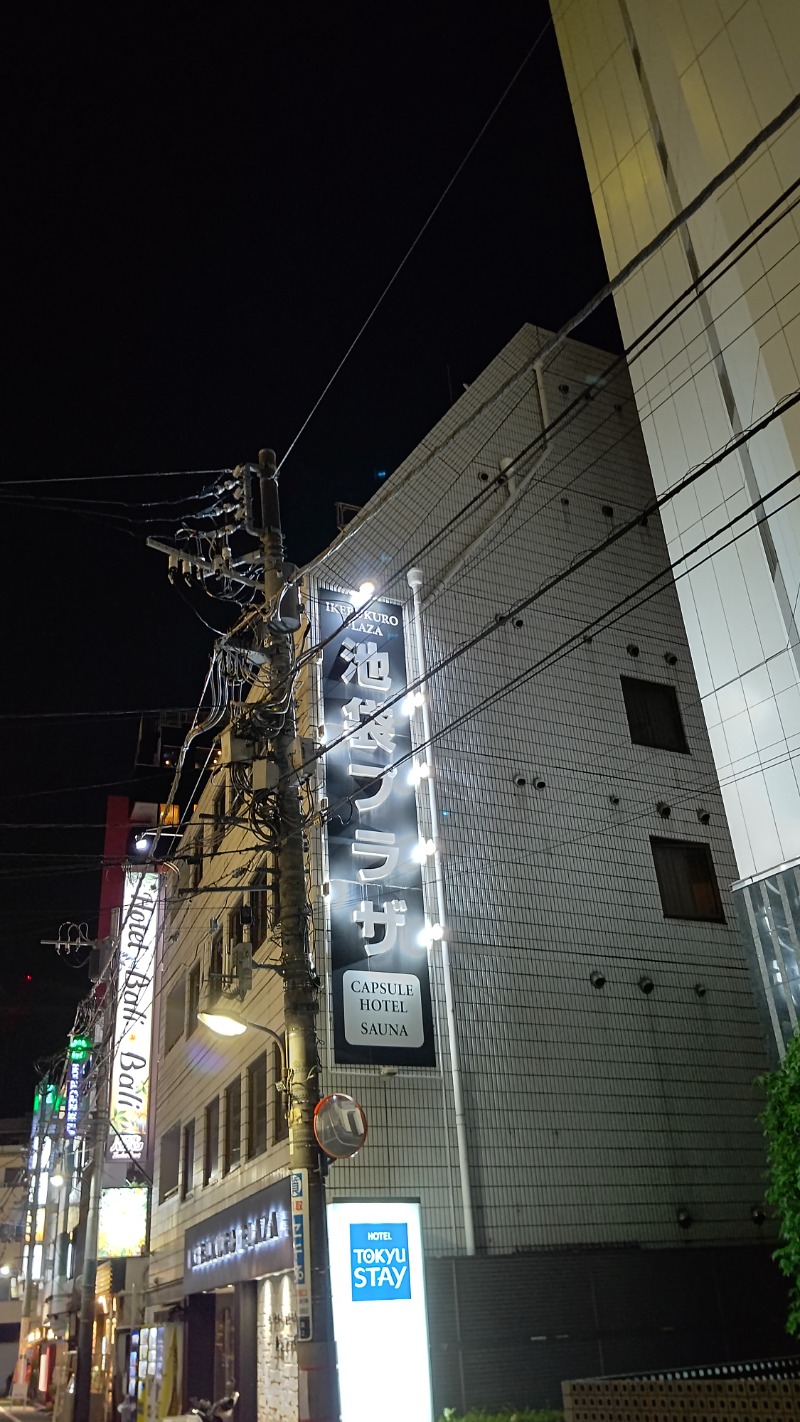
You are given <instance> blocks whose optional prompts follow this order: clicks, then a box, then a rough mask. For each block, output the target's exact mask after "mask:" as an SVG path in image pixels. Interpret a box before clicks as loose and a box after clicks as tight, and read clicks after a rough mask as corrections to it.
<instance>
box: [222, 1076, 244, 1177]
mask: <svg viewBox="0 0 800 1422" xmlns="http://www.w3.org/2000/svg"><path fill="white" fill-rule="evenodd" d="M241 1158H242V1078H241V1077H240V1076H237V1078H236V1080H235V1081H232V1082H231V1084H230V1086H227V1087H226V1088H225V1159H224V1161H223V1170H224V1172H225V1174H226V1175H227V1173H228V1171H229V1170H232V1169H233V1167H234V1166H235V1165H238V1164H239V1161H240V1160H241Z"/></svg>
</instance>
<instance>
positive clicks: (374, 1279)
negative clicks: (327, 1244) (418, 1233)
mask: <svg viewBox="0 0 800 1422" xmlns="http://www.w3.org/2000/svg"><path fill="white" fill-rule="evenodd" d="M350 1277H351V1281H352V1290H353V1301H354V1303H361V1302H362V1301H365V1300H369V1301H371V1302H375V1300H376V1299H384V1300H393V1299H410V1298H411V1275H410V1273H409V1266H408V1225H407V1224H401V1223H400V1222H396V1223H395V1224H351V1226H350Z"/></svg>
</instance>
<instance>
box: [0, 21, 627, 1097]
mask: <svg viewBox="0 0 800 1422" xmlns="http://www.w3.org/2000/svg"><path fill="white" fill-rule="evenodd" d="M246 8H247V11H248V13H246V14H243V13H242V12H241V11H240V12H238V13H237V9H236V7H234V8H233V9H231V8H229V7H226V8H225V9H224V10H223V9H220V8H219V7H216V6H215V7H211V6H208V5H200V6H191V7H190V6H188V5H173V6H170V7H167V8H166V10H164V11H162V12H161V13H157V12H156V11H150V13H149V16H148V14H147V12H144V18H143V17H142V15H141V14H140V12H138V11H137V10H135V9H134V10H128V11H117V12H116V13H115V15H114V31H113V33H112V32H111V30H110V29H109V31H108V32H106V30H105V29H104V27H103V26H104V24H105V19H104V16H103V12H100V11H95V13H94V15H91V14H87V13H81V12H80V10H79V9H78V10H76V9H75V8H74V7H72V8H62V9H61V10H60V11H59V12H58V13H56V12H55V10H52V11H50V13H48V10H47V8H46V9H45V11H44V12H42V11H41V10H40V9H39V8H38V7H34V8H32V7H28V9H27V12H26V13H24V14H23V13H22V8H21V7H16V8H15V9H14V10H13V11H10V12H9V17H7V18H6V20H5V30H4V41H5V43H4V59H3V61H2V66H3V69H2V85H1V86H0V89H1V90H2V95H3V97H2V103H3V106H4V109H5V113H4V116H3V117H4V133H5V148H6V185H5V186H6V202H5V222H4V228H5V237H6V242H5V247H6V258H5V265H4V283H3V286H4V291H3V306H4V314H5V321H4V323H3V327H4V340H5V351H4V357H5V358H4V362H3V366H4V376H5V386H6V389H5V401H4V405H5V418H4V424H3V432H4V444H5V451H4V452H5V458H4V460H3V466H2V474H1V475H0V502H1V503H2V506H3V507H2V518H3V525H2V526H3V542H2V547H3V560H2V585H3V609H4V628H5V638H4V651H5V661H6V670H5V676H4V678H3V684H4V687H5V694H4V696H3V697H2V703H1V706H0V709H1V711H2V724H3V728H4V732H5V757H4V772H5V773H4V775H3V778H2V783H1V784H0V797H1V798H0V822H2V828H0V888H1V890H2V899H1V900H0V907H1V910H2V956H1V957H0V1029H1V1030H0V1043H1V1044H2V1045H1V1046H0V1072H2V1079H3V1084H4V1086H5V1096H4V1101H3V1106H2V1108H0V1115H13V1114H17V1113H22V1112H24V1111H26V1110H28V1109H29V1108H30V1100H31V1093H32V1089H33V1084H34V1081H35V1080H36V1072H37V1066H36V1064H37V1063H39V1064H40V1065H41V1064H42V1063H44V1062H46V1060H47V1058H48V1057H49V1056H51V1055H52V1054H53V1053H56V1052H58V1051H59V1050H60V1049H62V1048H63V1046H64V1045H65V1037H66V1033H67V1031H68V1029H69V1027H70V1025H71V1023H72V1020H73V1016H74V1010H75V1005H76V1003H77V1001H78V1000H79V998H80V997H82V996H83V995H85V993H86V992H87V990H88V979H87V976H86V972H85V969H83V968H82V967H81V966H80V960H78V961H72V962H70V961H68V960H66V959H65V958H63V957H58V956H57V955H56V954H55V951H54V950H53V949H52V948H47V947H41V946H40V939H43V938H44V939H51V938H55V937H56V936H57V932H58V926H59V924H60V923H61V922H62V921H64V920H85V921H86V922H87V923H88V927H89V931H90V933H93V932H94V931H95V928H96V917H97V901H98V893H99V855H100V852H101V849H102V828H101V826H102V823H103V820H104V815H105V797H106V795H107V794H108V793H112V792H115V793H122V794H126V793H128V791H129V790H131V791H132V793H135V795H136V797H137V798H139V799H150V798H152V799H156V800H157V799H158V798H159V795H162V796H163V793H164V791H165V789H166V781H165V780H164V779H163V778H162V777H160V776H157V777H156V778H155V779H153V775H154V772H152V771H151V772H150V780H149V781H148V779H147V774H148V772H147V771H146V770H141V769H140V770H139V771H138V772H137V779H136V786H135V792H134V785H133V774H134V758H135V749H136V742H137V733H138V728H139V719H138V712H139V710H141V709H142V708H155V707H163V708H170V707H181V706H194V705H195V704H196V702H197V699H198V696H199V693H200V689H201V685H202V680H203V677H204V675H205V671H206V668H207V664H208V657H209V654H210V652H211V648H212V644H213V634H212V633H211V632H210V631H209V630H208V629H207V628H206V627H204V626H203V625H202V623H201V622H200V620H199V619H198V617H197V616H195V613H194V612H193V611H192V608H191V607H189V606H188V605H187V603H186V602H185V601H183V600H182V599H181V598H180V597H179V595H178V593H177V592H176V591H174V590H173V589H171V588H170V586H169V584H168V582H167V578H166V560H165V559H164V558H163V557H162V556H161V555H159V554H157V553H155V552H152V551H150V550H148V549H147V548H146V546H145V542H144V539H145V535H146V533H147V532H158V531H162V532H164V533H166V532H167V531H168V529H169V522H167V523H165V522H164V521H163V516H164V513H165V512H170V513H172V512H173V511H172V510H165V509H164V508H163V507H157V508H144V507H143V505H144V504H145V503H148V504H149V503H152V501H155V500H163V499H167V498H179V497H181V496H186V495H190V494H196V493H197V492H199V490H200V489H201V488H202V487H203V486H204V484H206V483H208V482H209V480H208V479H207V478H206V477H205V476H200V475H195V476H187V477H182V478H169V479H155V478H153V479H135V480H134V479H127V480H126V479H122V478H120V477H119V476H122V475H126V474H132V473H140V472H151V471H153V472H155V471H169V470H187V471H192V470H214V469H219V468H230V467H231V466H233V465H235V464H236V463H238V462H239V461H242V460H247V459H254V458H255V457H256V454H257V451H258V449H259V448H260V447H261V446H262V445H265V444H268V445H272V446H273V447H274V448H275V449H276V450H277V451H278V455H279V457H280V456H281V455H282V453H283V451H284V450H285V449H286V448H287V446H288V445H289V444H290V442H291V441H292V440H293V438H294V436H295V435H296V433H297V431H298V429H299V427H300V425H301V424H302V422H303V420H304V419H305V417H306V415H307V414H308V412H309V410H310V408H311V406H312V405H313V403H314V401H315V399H316V398H317V396H318V394H319V393H320V391H321V390H322V388H323V386H324V385H325V383H326V382H327V380H328V379H329V378H330V376H331V374H332V372H333V370H334V369H335V367H336V366H337V364H338V362H339V361H340V359H341V357H342V355H343V354H344V352H345V350H346V349H347V347H348V345H349V344H350V342H351V340H352V339H353V336H354V335H355V333H356V331H357V330H358V328H359V327H360V325H361V324H362V322H363V320H364V319H365V317H366V316H367V314H368V312H369V311H370V309H371V308H372V306H373V305H374V303H375V301H376V300H377V298H378V297H379V295H380V293H381V291H382V290H383V288H384V287H385V285H386V283H387V282H388V280H389V278H390V277H391V275H392V273H393V272H394V271H395V269H396V267H397V266H398V264H399V262H400V261H401V260H402V258H403V257H404V255H405V254H406V252H407V250H408V248H409V247H410V245H411V243H412V241H413V240H414V238H415V237H416V235H417V233H418V232H419V230H420V228H421V227H422V224H423V223H424V221H425V219H426V218H427V217H428V215H429V213H430V212H431V210H432V208H433V206H434V204H435V203H436V202H437V200H438V199H439V197H440V196H441V194H442V192H443V190H444V188H445V186H446V184H447V183H448V181H449V179H450V178H451V176H452V174H453V173H454V171H455V169H456V168H457V166H458V164H459V163H460V162H461V160H462V159H463V157H464V155H465V153H466V152H467V150H468V148H469V146H470V144H471V143H472V141H473V140H474V138H475V137H476V135H477V133H478V132H479V130H480V128H481V126H482V125H483V123H484V122H485V120H486V119H487V117H488V116H489V114H490V113H491V111H492V109H493V108H494V105H495V104H496V103H497V100H498V99H499V98H500V96H501V94H502V93H503V91H504V89H505V88H506V86H507V84H508V83H509V80H510V79H511V78H512V76H513V74H514V73H515V71H516V70H517V68H518V66H519V65H520V63H521V62H522V60H523V59H524V57H525V55H526V54H527V53H528V51H529V50H530V48H531V46H532V45H533V43H534V41H535V40H536V38H537V36H538V35H540V34H541V40H540V43H539V44H538V47H537V49H536V51H535V53H534V54H533V56H532V57H531V58H530V59H529V61H528V63H527V64H526V66H525V68H524V70H523V72H522V74H521V75H520V77H519V78H518V80H517V81H516V83H515V85H514V87H513V88H512V90H511V92H510V93H509V95H508V97H507V98H506V99H505V101H504V103H503V104H502V107H501V108H500V110H499V112H498V113H497V115H496V116H495V118H494V119H493V121H492V123H491V124H490V126H489V128H488V130H487V132H486V133H485V135H484V137H483V138H482V140H481V142H480V144H479V146H478V148H477V150H476V151H475V153H474V154H473V155H472V157H471V158H470V160H469V162H468V164H467V166H466V167H465V169H464V171H463V172H462V173H461V175H460V177H459V178H458V180H457V182H456V183H455V185H454V187H453V189H452V191H451V192H450V193H449V194H448V196H447V198H446V199H445V201H444V203H443V204H442V206H441V208H440V209H439V211H438V213H437V215H436V217H435V218H434V220H433V222H432V223H431V226H430V227H429V228H428V230H427V231H426V233H425V235H424V236H423V238H422V240H421V241H420V243H419V245H418V246H417V247H416V249H415V251H414V253H413V255H412V257H411V258H410V260H409V262H408V263H407V265H406V266H405V268H404V270H403V271H402V273H401V275H400V277H399V278H398V280H397V282H396V284H395V285H394V287H393V289H392V290H391V292H390V293H389V295H388V297H387V299H386V300H385V302H384V303H383V305H382V306H381V308H380V310H379V312H378V314H377V315H376V316H375V318H374V320H373V321H372V323H371V325H370V326H369V328H368V330H367V331H366V333H365V335H364V336H363V337H362V338H361V340H360V342H359V344H358V346H357V348H356V350H355V352H354V353H353V355H352V356H351V357H350V359H349V360H348V362H347V364H346V366H345V368H344V370H343V371H342V373H341V374H340V376H339V377H338V379H337V381H336V383H335V384H334V386H333V388H332V389H331V391H330V393H329V394H328V396H327V397H326V399H325V401H324V403H323V404H322V406H321V408H320V409H319V410H318V412H317V413H316V415H315V416H314V418H313V420H312V421H311V423H310V425H309V427H308V429H307V431H306V432H305V433H304V435H303V437H302V439H301V440H300V441H299V442H298V444H297V446H296V448H295V450H294V452H293V453H292V455H291V457H290V458H289V459H288V460H287V463H286V466H285V468H284V470H283V472H282V477H281V494H282V504H283V517H284V529H285V533H286V537H287V553H288V556H289V557H290V558H292V559H293V560H294V561H296V562H298V563H303V562H304V561H306V560H307V559H308V558H309V557H311V556H312V555H313V554H314V553H316V552H318V551H319V550H320V549H321V548H322V547H324V546H325V545H326V544H327V543H328V542H329V541H330V539H331V538H332V537H333V536H334V535H335V532H336V525H335V514H334V504H335V502H336V501H337V500H346V501H349V502H353V503H356V504H362V503H364V502H365V501H366V499H367V498H369V496H370V494H371V493H372V492H373V491H374V490H375V488H376V487H377V486H376V482H375V474H376V471H377V470H384V469H386V470H391V469H392V468H394V467H395V466H396V465H397V464H398V463H399V462H400V461H401V460H402V459H403V458H404V457H405V455H406V454H408V453H409V451H410V450H411V449H412V448H413V447H414V445H415V444H416V443H417V442H418V440H419V439H420V438H421V437H422V436H423V435H424V434H425V433H426V432H427V431H428V430H429V429H430V428H431V426H432V425H433V424H434V423H435V422H436V421H437V420H438V419H439V418H440V417H441V415H442V414H443V413H444V412H445V410H446V409H447V406H448V404H449V403H450V398H451V395H450V392H451V391H452V396H453V398H457V396H458V395H459V394H460V393H461V391H462V388H463V385H464V383H465V382H469V381H471V380H472V379H473V378H474V377H475V376H476V375H477V374H478V373H479V372H480V371H481V370H482V369H483V367H484V366H485V365H486V364H487V363H488V362H489V361H490V360H491V359H492V357H493V356H494V355H495V354H496V353H497V351H498V350H499V349H500V347H501V346H502V345H503V344H504V343H505V342H506V341H507V340H509V339H510V337H511V336H512V335H513V334H514V333H515V331H517V330H518V329H519V327H520V326H521V325H522V324H523V322H524V321H533V322H536V323H537V324H540V325H542V326H545V327H550V328H552V329H557V328H558V327H559V326H560V325H561V324H562V323H563V322H564V321H565V320H566V319H567V318H568V317H569V316H570V315H571V314H572V313H573V312H574V311H575V310H576V309H577V308H578V307H579V306H580V305H581V304H582V303H583V302H584V301H585V300H586V299H587V298H588V297H589V296H590V295H591V294H592V293H593V292H594V291H595V290H596V289H597V288H598V287H599V286H601V285H602V284H603V282H604V280H605V277H606V273H605V267H604V263H603V259H602V254H601V251H600V245H599V239H598V237H597V233H596V228H595V222H594V216H593V213H592V208H591V202H590V198H589V193H588V188H587V184H586V178H585V173H584V168H583V163H582V160H581V156H580V150H579V147H578V141H577V136H576V133H575V128H574V123H573V119H572V114H571V110H570V107H569V102H568V98H567V92H566V86H565V83H564V79H563V75H562V71H561V65H560V60H559V57H558V50H557V45H556V40H555V36H554V33H553V30H552V26H548V18H549V10H548V7H547V5H546V4H545V3H544V0H501V3H500V4H498V5H495V6H489V5H486V4H485V3H477V0H467V3H462V4H461V5H458V6H455V5H452V4H446V3H442V0H427V3H425V4H424V5H415V4H405V5H402V6H401V5H391V4H390V5H388V6H383V7H375V6H368V5H366V4H362V3H351V4H344V5H341V6H337V7H322V6H314V7H300V6H295V7H290V6H269V7H267V6H260V7H255V6H251V7H246ZM43 15H44V16H45V18H42V16H43ZM542 32H543V33H542ZM579 334H580V335H581V337H582V338H583V339H587V340H594V341H596V342H597V343H598V344H603V345H606V346H609V345H611V346H614V347H616V346H617V345H618V341H619V337H618V333H617V331H616V327H615V323H614V318H613V313H611V312H610V311H605V312H604V313H601V315H600V316H599V318H596V319H595V320H594V322H593V324H588V323H587V325H586V326H585V327H584V328H583V329H582V330H581V332H580V333H579ZM65 476H70V477H71V478H75V479H77V478H78V477H80V478H82V479H83V478H85V476H92V478H91V482H74V483H68V484H64V483H57V484H45V483H33V482H31V483H30V484H28V485H27V486H26V484H25V483H21V482H20V483H13V484H12V483H9V481H12V480H14V481H23V480H24V481H34V480H44V479H53V480H55V479H63V478H64V477H65ZM97 476H102V478H101V479H98V478H97ZM87 499H93V500H120V501H124V502H123V503H122V504H109V503H105V504H96V503H94V504H93V503H88V504H87V503H80V502H79V500H87ZM176 511H177V506H176ZM112 515H113V517H112ZM150 517H156V518H158V519H159V522H157V523H156V524H154V525H147V526H146V527H145V526H144V525H143V524H142V520H143V519H144V518H150ZM127 520H129V521H127ZM191 600H192V602H193V605H194V606H195V607H196V609H197V611H198V612H200V613H201V614H202V616H204V617H206V618H207V619H208V620H209V621H210V622H212V623H214V624H215V625H217V626H219V627H225V626H227V625H228V621H229V619H228V618H226V613H225V609H224V608H221V607H220V606H219V604H216V603H213V602H211V601H209V600H208V599H207V598H204V597H203V595H202V593H198V594H196V595H194V596H193V598H192V599H191ZM120 710H125V711H127V710H131V711H133V712H135V713H137V714H134V715H131V716H128V717H118V716H111V715H110V714H109V713H110V712H113V711H120ZM76 712H87V713H90V714H89V715H85V716H76V715H75V714H74V713H76ZM85 786H97V787H98V788H96V789H76V788H74V787H85ZM51 824H57V825H62V826H63V825H67V824H70V825H73V824H74V825H76V826H77V827H76V828H69V829H67V828H60V829H49V828H37V827H36V826H41V825H51Z"/></svg>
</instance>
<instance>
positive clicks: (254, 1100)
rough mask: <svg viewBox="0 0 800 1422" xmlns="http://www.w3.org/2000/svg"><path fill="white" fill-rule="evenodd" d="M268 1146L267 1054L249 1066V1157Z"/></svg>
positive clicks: (261, 1152)
mask: <svg viewBox="0 0 800 1422" xmlns="http://www.w3.org/2000/svg"><path fill="white" fill-rule="evenodd" d="M266 1148H267V1054H266V1052H262V1053H261V1056H260V1057H256V1059H255V1061H254V1062H251V1063H250V1065H249V1067H248V1068H247V1159H248V1160H252V1159H253V1157H254V1156H256V1155H262V1154H263V1152H264V1151H265V1150H266Z"/></svg>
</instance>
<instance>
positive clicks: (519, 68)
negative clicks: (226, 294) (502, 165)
mask: <svg viewBox="0 0 800 1422" xmlns="http://www.w3.org/2000/svg"><path fill="white" fill-rule="evenodd" d="M552 23H553V17H552V15H549V16H548V18H547V20H546V21H545V23H544V24H543V26H542V28H541V30H540V31H539V33H538V35H537V36H536V39H535V40H534V41H533V44H532V45H531V46H530V49H529V50H528V52H527V54H526V55H525V57H524V59H523V60H522V62H521V64H519V65H518V66H517V68H516V70H515V71H514V73H513V74H512V76H511V79H510V80H509V82H508V84H507V85H506V87H505V89H504V90H503V92H502V94H501V95H500V98H499V99H498V100H497V103H496V104H495V106H494V108H493V109H492V111H491V113H490V114H489V117H488V118H487V119H486V120H485V122H484V123H483V124H482V126H481V128H480V129H479V131H478V133H477V135H476V137H475V138H474V139H473V140H472V143H471V144H470V146H469V148H468V149H467V151H466V153H465V154H464V157H463V158H462V159H461V162H460V163H459V164H458V167H457V168H456V170H455V172H454V173H453V176H452V177H451V178H450V180H449V181H448V182H447V184H446V185H445V187H444V190H443V191H442V193H441V194H440V196H439V197H438V198H437V199H436V202H435V203H434V205H433V207H432V208H431V210H430V212H429V213H428V216H427V217H426V218H425V221H424V222H423V224H422V226H421V227H420V229H419V231H418V233H417V235H416V237H415V238H414V240H413V242H412V243H411V245H410V247H408V248H407V250H406V253H405V255H404V257H403V258H402V259H401V261H400V262H399V263H398V265H397V266H396V267H395V269H394V271H393V273H392V275H391V276H390V278H389V280H388V282H387V283H386V285H385V286H384V288H383V290H382V292H381V294H380V296H379V297H378V299H377V301H376V302H375V304H374V306H373V307H372V309H371V311H370V312H369V313H368V315H367V317H366V319H365V320H364V321H363V322H362V324H361V326H360V327H359V329H358V330H357V331H356V334H355V336H354V337H353V339H352V341H351V342H350V344H349V346H348V347H347V350H346V351H345V353H344V355H343V356H342V358H341V360H340V361H339V364H338V365H337V366H336V368H335V370H334V372H333V374H332V375H331V377H330V379H329V380H328V381H327V383H326V384H325V385H324V386H323V388H322V391H321V392H320V394H319V395H318V396H317V399H316V400H315V401H314V404H313V405H312V406H311V409H310V410H309V412H308V414H307V415H306V417H305V419H304V420H303V423H302V424H301V426H300V428H299V430H298V431H297V434H296V435H295V436H294V439H293V440H292V441H291V443H290V444H289V446H288V448H287V450H286V453H285V454H284V456H283V458H282V459H281V461H280V463H279V464H278V473H280V471H281V469H282V468H283V466H284V464H285V463H286V460H287V459H288V458H289V455H290V454H291V453H292V450H293V449H294V447H295V445H296V444H297V442H298V440H299V439H300V437H301V435H302V434H303V433H304V431H305V430H306V429H307V428H308V425H309V424H310V422H311V420H312V419H313V417H314V415H315V414H316V412H317V410H318V409H319V407H320V405H321V404H322V402H323V400H324V399H325V396H326V395H327V393H328V391H329V390H330V388H331V386H332V385H333V383H334V381H335V380H336V378H337V376H338V375H339V373H340V371H341V370H342V369H343V368H344V366H345V365H346V363H347V361H348V360H349V358H350V356H351V355H352V353H353V351H354V350H355V348H356V346H357V345H358V342H359V341H360V340H361V337H362V336H363V334H364V332H365V331H366V329H367V327H368V326H369V324H370V322H371V321H372V319H373V317H374V316H375V315H376V313H377V311H378V310H379V308H380V307H381V306H382V304H383V302H384V301H385V299H386V297H387V296H388V294H389V292H390V291H391V289H392V287H393V286H394V284H395V282H396V281H397V278H398V277H399V275H400V273H401V272H402V270H403V268H404V267H405V265H406V263H407V262H408V261H409V259H410V257H411V255H412V253H413V252H414V250H415V248H416V247H417V246H418V244H419V242H420V241H421V240H422V238H423V236H424V235H425V233H426V231H427V229H428V228H429V227H430V224H431V223H432V221H433V219H434V217H435V216H436V214H437V212H438V211H439V208H440V207H441V206H442V203H443V202H444V201H445V199H446V197H447V196H448V194H449V192H450V190H451V188H452V187H453V185H454V184H455V182H456V180H457V179H458V178H459V176H460V175H461V173H462V172H463V170H464V168H465V167H466V165H467V163H468V162H469V160H470V158H471V157H472V154H473V153H474V152H475V149H476V148H477V147H478V144H479V143H480V141H481V139H482V138H483V135H484V134H485V133H486V130H487V129H488V127H489V125H490V124H491V122H492V120H493V119H494V117H495V115H496V114H497V112H498V110H499V109H500V108H501V107H502V105H503V104H504V103H505V100H506V99H507V98H508V95H509V94H510V93H511V90H512V89H513V87H514V85H515V84H516V82H517V80H518V79H519V76H520V74H521V73H522V71H523V69H524V68H525V66H526V64H527V63H528V61H529V60H530V59H532V57H533V55H534V54H535V53H536V50H537V49H538V47H539V45H540V44H541V41H542V40H543V39H544V37H545V35H546V34H547V31H548V30H549V28H550V26H551V24H552Z"/></svg>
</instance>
